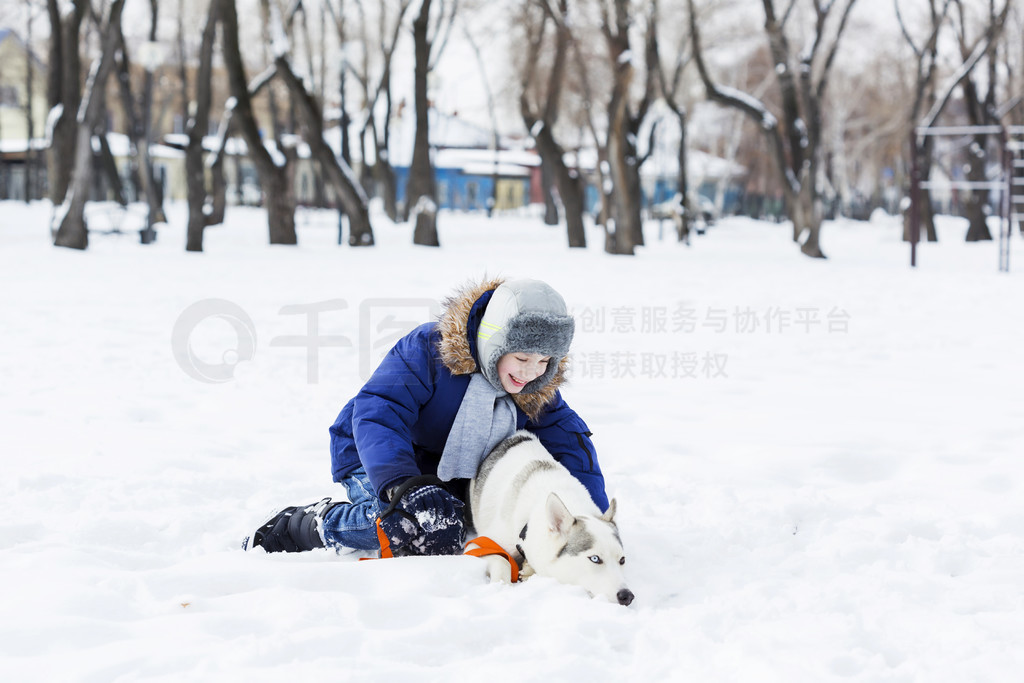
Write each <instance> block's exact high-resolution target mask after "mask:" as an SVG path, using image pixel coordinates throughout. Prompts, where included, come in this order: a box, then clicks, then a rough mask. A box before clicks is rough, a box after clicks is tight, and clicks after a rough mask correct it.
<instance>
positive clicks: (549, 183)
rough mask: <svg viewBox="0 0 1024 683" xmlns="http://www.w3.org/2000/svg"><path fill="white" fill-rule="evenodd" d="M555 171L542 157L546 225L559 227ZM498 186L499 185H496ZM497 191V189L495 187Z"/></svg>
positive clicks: (545, 158) (542, 186) (541, 178)
mask: <svg viewBox="0 0 1024 683" xmlns="http://www.w3.org/2000/svg"><path fill="white" fill-rule="evenodd" d="M553 175H554V171H553V170H552V168H551V162H550V161H549V160H548V157H547V156H545V155H543V154H541V155H540V184H541V194H543V195H544V225H558V204H556V203H555V179H554V178H552V176H553ZM495 185H497V183H495ZM495 191H497V187H495Z"/></svg>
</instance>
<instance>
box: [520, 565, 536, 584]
mask: <svg viewBox="0 0 1024 683" xmlns="http://www.w3.org/2000/svg"><path fill="white" fill-rule="evenodd" d="M533 574H534V571H533V567H532V566H530V563H529V562H523V568H522V569H520V570H519V580H520V581H526V580H527V579H528V578H530V577H531V576H533Z"/></svg>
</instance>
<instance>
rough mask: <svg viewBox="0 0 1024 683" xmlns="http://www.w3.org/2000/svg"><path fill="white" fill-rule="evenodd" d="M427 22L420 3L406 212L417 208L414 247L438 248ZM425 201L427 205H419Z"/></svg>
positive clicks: (427, 8) (415, 27)
mask: <svg viewBox="0 0 1024 683" xmlns="http://www.w3.org/2000/svg"><path fill="white" fill-rule="evenodd" d="M429 19H430V0H423V4H422V5H421V7H420V13H419V14H418V15H417V17H416V19H415V21H413V24H412V27H413V31H412V33H413V41H414V46H415V53H416V68H415V93H416V97H415V100H416V138H415V141H414V143H413V152H412V165H411V166H410V168H409V183H408V184H407V185H406V189H405V201H406V212H407V213H408V212H409V211H410V210H413V209H414V207H415V209H416V228H415V230H414V231H413V240H412V241H413V244H422V245H424V246H428V247H437V246H440V242H439V241H438V238H437V190H436V188H435V184H434V169H433V164H432V163H431V161H430V136H429V117H428V112H429V108H430V103H429V102H428V100H427V74H428V73H429V70H430V41H429V39H428V36H427V31H428V28H429V27H428V22H429ZM420 198H426V199H427V200H429V201H428V202H421V201H420Z"/></svg>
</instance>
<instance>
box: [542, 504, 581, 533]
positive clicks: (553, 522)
mask: <svg viewBox="0 0 1024 683" xmlns="http://www.w3.org/2000/svg"><path fill="white" fill-rule="evenodd" d="M547 513H548V529H550V530H551V531H552V532H554V533H556V534H558V535H559V536H567V535H568V534H569V529H570V527H572V525H573V523H574V522H575V521H576V518H575V517H573V515H572V513H571V512H569V508H567V507H565V503H563V502H562V499H561V498H559V497H558V494H557V493H550V494H548V502H547Z"/></svg>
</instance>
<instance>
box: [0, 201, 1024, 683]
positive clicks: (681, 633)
mask: <svg viewBox="0 0 1024 683" xmlns="http://www.w3.org/2000/svg"><path fill="white" fill-rule="evenodd" d="M168 208H169V216H168V218H169V223H168V225H167V226H166V227H164V228H163V229H162V230H161V231H160V236H159V240H158V241H157V243H155V244H153V245H149V246H142V245H139V244H138V239H137V238H134V237H132V236H130V235H121V236H117V235H109V236H104V235H92V236H91V239H90V247H89V250H88V251H86V252H78V251H73V250H67V249H59V248H54V247H52V246H50V244H49V231H48V227H47V226H48V218H49V214H50V207H49V205H47V204H45V203H36V204H32V205H28V206H27V205H25V204H21V203H15V202H4V203H0V216H3V221H2V225H0V280H2V286H0V291H2V292H3V294H2V295H0V296H3V298H4V308H3V310H4V312H5V315H4V316H2V317H0V338H2V339H3V340H4V342H3V344H2V345H0V369H2V373H3V375H2V377H3V381H2V382H0V410H2V411H3V414H4V416H5V420H4V430H3V434H4V440H5V441H4V444H5V448H4V453H5V455H4V476H3V477H0V505H2V510H0V512H2V514H0V572H2V575H3V576H4V578H5V585H6V586H7V590H6V591H5V595H6V596H7V597H6V598H5V599H4V615H5V616H4V619H3V622H2V624H0V636H2V637H0V643H2V644H0V677H2V678H3V680H12V681H15V680H17V681H22V680H40V681H41V680H76V681H77V680H83V681H88V680H104V681H107V680H167V681H172V680H174V681H177V680H253V681H271V680H274V681H277V680H282V679H283V678H285V677H287V678H288V679H293V680H310V679H312V678H314V677H318V678H319V677H323V676H325V675H330V676H337V677H340V678H341V679H343V680H353V681H369V680H381V679H387V678H391V677H401V678H402V679H408V680H412V679H416V680H429V681H441V680H466V679H468V678H477V677H480V676H481V675H483V674H482V673H481V672H483V671H486V676H487V678H488V679H489V680H490V679H493V680H498V681H513V680H517V681H518V680H528V681H536V680H574V681H575V680H596V681H604V680H636V681H663V680H695V681H737V680H742V681H753V680H756V681H804V680H813V681H829V680H840V679H846V680H855V681H879V680H885V681H966V680H977V681H994V680H1012V679H1013V678H1014V677H1015V676H1016V675H1017V673H1018V672H1019V671H1020V670H1021V668H1022V666H1024V651H1022V649H1021V648H1020V633H1021V631H1022V628H1024V594H1022V592H1021V590H1020V581H1021V576H1022V575H1024V512H1022V508H1021V505H1020V500H1021V496H1022V494H1024V490H1022V489H1024V465H1022V464H1021V459H1020V454H1021V453H1022V452H1024V393H1022V392H1021V390H1020V378H1021V377H1024V355H1022V354H1021V353H1020V344H1021V340H1022V339H1024V318H1022V316H1020V315H1019V312H1020V310H1021V308H1022V306H1024V275H1022V274H1021V272H1020V268H1019V267H1018V268H1017V269H1016V270H1015V271H1014V272H1011V273H1009V274H1000V273H997V272H996V267H997V263H998V257H997V249H998V246H997V244H995V243H987V244H986V243H977V244H965V243H964V242H963V241H962V237H963V234H964V231H965V228H966V224H965V222H963V221H961V220H954V219H949V218H946V217H940V218H939V226H938V227H939V231H940V239H941V241H940V242H939V243H938V244H921V245H920V247H919V255H918V256H919V264H920V265H919V267H918V268H917V269H916V270H911V269H910V268H909V267H908V265H907V263H908V261H909V254H908V247H907V245H905V244H904V243H903V242H901V241H900V231H901V228H900V225H899V220H898V219H896V218H893V217H888V216H885V215H884V214H880V213H876V214H875V216H874V217H873V220H872V222H871V223H852V222H839V223H828V224H826V226H825V228H824V230H823V232H822V248H823V250H824V251H825V252H826V253H827V254H829V256H830V259H829V260H828V261H819V260H812V259H808V258H806V257H804V256H802V255H800V254H799V252H798V250H797V248H796V246H795V245H794V244H793V242H792V241H791V234H792V229H791V227H790V226H789V225H788V224H778V225H776V224H770V223H761V222H756V221H753V220H749V219H743V218H725V219H722V220H720V221H719V222H718V223H717V224H716V225H715V226H714V227H712V228H711V229H709V231H708V232H707V234H706V235H703V236H700V237H698V238H696V239H694V240H693V246H692V247H689V248H687V247H684V246H682V245H679V244H677V243H675V242H673V241H670V240H665V241H659V240H658V238H657V223H656V222H655V223H651V224H649V225H648V228H649V232H648V235H647V236H648V246H647V247H642V248H639V249H638V255H637V256H636V257H633V258H628V257H621V256H609V255H606V254H604V253H603V252H602V251H601V247H602V243H603V240H602V239H601V235H602V233H601V231H600V229H599V228H593V227H591V228H590V229H589V235H588V237H589V243H590V244H591V247H590V248H588V249H584V250H570V249H568V248H567V247H566V246H565V241H566V240H565V235H564V232H563V231H562V230H552V229H550V228H548V227H546V226H544V225H542V224H541V222H540V221H539V220H538V219H536V218H533V217H530V216H526V215H523V216H520V215H514V214H513V215H504V216H501V217H499V218H497V219H494V220H486V219H485V218H483V217H482V215H480V214H453V213H449V212H445V211H442V212H441V213H440V214H439V215H438V230H439V233H440V237H441V241H442V243H443V244H445V247H444V248H443V249H428V248H424V247H417V246H414V245H412V244H411V242H412V240H411V233H412V225H411V224H406V225H399V226H393V225H391V224H390V223H388V222H387V220H386V219H385V218H384V217H383V216H382V215H381V213H380V211H379V207H378V208H376V209H375V211H374V213H373V219H374V228H375V231H374V232H375V237H376V240H377V245H378V246H376V247H373V248H368V249H358V250H356V249H350V248H348V247H343V246H337V241H338V240H337V216H336V214H335V213H333V212H319V211H313V210H303V211H300V212H299V214H298V215H297V220H296V224H297V226H296V227H297V231H298V234H299V242H300V246H298V247H269V246H267V245H266V241H267V228H266V215H265V213H263V212H262V211H260V210H257V209H248V208H244V207H239V208H233V209H232V210H230V211H229V213H228V215H227V222H226V223H225V225H224V226H222V227H218V228H216V229H213V230H208V231H207V232H206V238H205V246H206V252H205V253H203V254H190V253H186V252H185V251H184V244H185V235H184V225H185V207H184V206H182V205H170V206H169V207H168ZM1013 253H1014V254H1021V253H1024V251H1022V243H1021V240H1020V239H1019V238H1017V237H1015V238H1014V245H1013ZM1013 263H1016V261H1015V260H1014V259H1011V264H1013ZM484 271H486V272H487V273H489V274H492V275H493V274H504V275H509V276H533V277H540V278H543V279H545V280H547V281H549V282H551V284H552V285H553V286H555V287H556V289H558V290H559V291H560V292H562V294H563V295H564V296H565V298H566V301H567V302H568V304H569V306H570V307H571V308H572V309H573V312H574V315H575V316H576V319H577V336H576V340H575V342H574V359H573V367H574V371H573V376H572V381H571V382H570V383H569V385H567V387H566V388H565V389H564V396H565V398H566V400H567V401H568V402H569V403H570V404H571V405H572V406H573V407H574V408H576V409H577V410H578V411H579V413H580V414H581V415H582V416H583V417H584V419H585V420H586V421H587V423H588V425H589V426H590V428H591V429H592V430H593V432H594V437H593V438H594V442H595V444H596V446H597V448H598V452H599V455H600V460H601V464H602V466H603V468H604V472H605V475H606V478H607V481H608V489H609V493H610V494H611V495H613V496H615V497H616V498H617V500H618V508H619V512H618V517H617V519H618V521H619V524H620V531H621V534H622V537H623V540H624V542H625V545H626V550H627V557H628V560H627V568H628V572H629V578H630V587H631V588H632V590H633V592H634V593H635V594H636V596H637V597H636V601H635V602H634V603H633V605H632V606H631V607H629V608H624V607H620V606H618V605H612V604H609V603H606V602H603V601H600V600H593V599H590V598H588V597H586V595H584V594H583V593H582V592H581V591H580V590H579V589H575V588H571V587H567V586H563V585H560V584H558V583H556V582H554V581H552V580H547V579H543V578H539V577H534V578H531V579H529V580H528V581H527V582H525V583H523V584H521V585H517V586H508V585H491V584H489V583H487V582H486V579H485V577H484V563H483V562H481V561H479V560H477V559H475V558H470V557H449V558H414V559H408V558H406V559H397V560H379V561H372V562H358V561H356V559H357V557H358V555H357V554H347V555H335V554H333V553H331V552H328V551H317V552H311V553H304V554H298V555H267V554H263V553H261V552H252V553H244V552H242V551H241V549H240V541H241V538H242V536H244V535H245V534H246V533H247V532H248V531H250V530H251V528H252V527H253V526H254V525H255V524H258V523H259V522H260V521H262V519H263V517H264V515H265V514H266V513H267V512H269V511H272V510H274V509H276V508H279V507H281V506H283V505H293V504H298V503H311V502H314V501H316V500H319V499H320V498H321V497H322V496H325V495H338V494H339V491H340V488H339V487H338V486H337V485H334V484H332V483H331V482H330V470H329V457H328V450H327V449H328V439H327V436H328V434H327V427H328V425H330V424H331V422H332V421H333V419H334V417H335V415H336V413H337V411H338V410H339V409H340V408H341V406H342V405H343V403H344V402H345V401H346V400H347V399H348V398H349V397H350V396H351V395H352V394H353V393H354V392H355V391H356V390H357V389H358V387H359V386H360V384H361V382H362V381H363V370H362V369H361V366H362V365H363V363H362V360H363V359H364V358H365V357H366V356H367V355H368V354H370V353H371V352H376V351H377V348H376V347H377V346H378V345H379V344H378V343H377V342H379V341H381V340H380V339H378V338H377V337H375V336H374V335H375V334H376V331H377V330H380V329H381V327H380V326H379V325H378V326H375V327H374V326H371V325H370V324H369V321H370V320H371V319H374V317H376V319H384V320H387V319H389V318H388V316H392V317H391V320H392V321H393V320H398V321H402V322H403V324H408V325H410V326H411V325H414V324H416V323H417V322H421V321H422V320H425V319H428V316H429V309H430V305H428V304H429V303H430V302H433V304H434V305H436V303H437V302H439V301H440V300H441V299H442V298H443V297H444V296H446V295H447V294H448V293H449V292H450V291H451V289H452V288H453V287H454V286H456V285H458V284H460V283H462V282H464V281H466V280H468V279H471V278H473V279H475V278H480V277H481V276H482V275H483V273H484ZM226 275H227V276H226ZM214 299H220V300H223V301H225V302H229V304H230V305H232V306H234V307H236V308H237V309H240V310H241V311H242V312H243V313H244V317H241V316H235V317H234V318H232V319H231V320H229V319H228V318H227V317H220V318H219V317H216V316H214V315H211V316H208V317H207V318H206V319H205V320H204V321H202V322H201V323H200V324H198V325H197V326H196V327H195V328H194V329H193V331H192V334H191V336H190V337H189V339H190V343H191V349H192V351H193V352H194V354H195V355H196V357H198V358H201V359H202V360H203V361H204V362H206V363H210V364H214V365H216V364H226V365H227V366H230V367H231V370H232V375H231V377H230V379H229V380H228V381H225V382H221V383H212V382H203V381H199V380H197V379H193V378H192V377H190V376H189V375H188V374H186V372H185V370H183V369H182V367H180V366H179V365H178V362H177V361H176V360H175V358H176V356H175V350H176V349H175V348H173V347H172V341H171V340H172V331H173V330H174V328H175V324H176V322H178V321H179V318H180V316H181V315H182V313H183V312H184V311H185V310H186V309H188V308H189V307H190V306H193V305H195V304H200V303H202V302H207V303H204V304H203V305H207V306H210V305H212V306H213V308H211V309H210V310H211V314H212V313H213V312H214V311H221V312H222V313H224V314H225V315H227V311H226V310H222V309H218V308H217V306H218V305H219V304H215V303H214V304H210V303H209V301H208V300H214ZM318 302H319V303H318ZM314 304H315V305H316V306H317V307H318V310H321V311H322V312H321V313H319V317H318V324H319V331H320V334H321V335H324V336H326V337H328V338H329V339H334V338H335V337H338V336H341V337H344V338H346V339H348V340H349V341H350V342H351V343H350V344H348V345H338V344H331V343H328V341H327V340H325V342H324V344H323V346H322V347H321V348H320V349H319V351H318V354H317V357H316V360H317V362H318V365H317V372H315V373H314V375H313V377H312V378H309V377H308V371H309V369H310V359H309V358H308V356H307V353H309V351H308V349H307V346H306V345H304V344H303V345H298V344H297V343H296V344H294V345H293V344H292V341H291V340H293V339H295V337H296V336H298V337H302V336H303V335H305V334H306V330H307V325H308V320H307V316H305V315H288V314H286V311H287V310H293V309H288V308H287V307H289V306H297V305H298V306H305V307H306V308H310V307H311V306H312V305H314ZM221 306H223V305H221ZM417 311H419V313H417ZM246 319H247V320H248V322H246ZM232 320H233V321H234V324H239V321H241V323H240V324H242V325H243V328H242V330H239V329H238V328H237V327H235V326H232V325H233V323H232V322H231V321H232ZM243 331H245V332H246V333H247V332H251V333H252V337H251V340H253V341H254V344H255V346H254V348H255V352H254V353H252V354H250V353H249V351H248V349H246V348H243V347H242V344H243V341H244V340H242V339H241V337H244V336H246V335H245V334H243V333H242V332H243ZM386 332H387V334H392V330H391V329H390V328H388V329H387V330H386ZM275 340H276V341H277V342H278V343H276V344H275ZM384 341H386V340H384ZM385 345H386V344H385ZM234 349H241V352H240V353H239V352H237V351H235V352H233V350H234ZM177 350H180V349H177ZM250 355H251V359H248V360H246V358H248V357H249V356H250ZM186 356H187V354H186ZM310 380H313V381H310Z"/></svg>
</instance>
